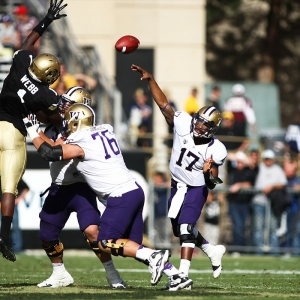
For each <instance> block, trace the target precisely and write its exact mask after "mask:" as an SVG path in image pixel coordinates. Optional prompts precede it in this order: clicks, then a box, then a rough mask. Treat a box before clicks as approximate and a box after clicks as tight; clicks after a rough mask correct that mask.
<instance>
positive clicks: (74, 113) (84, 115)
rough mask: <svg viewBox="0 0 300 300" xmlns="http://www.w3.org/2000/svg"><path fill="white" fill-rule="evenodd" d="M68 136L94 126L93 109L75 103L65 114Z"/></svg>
mask: <svg viewBox="0 0 300 300" xmlns="http://www.w3.org/2000/svg"><path fill="white" fill-rule="evenodd" d="M65 120H66V121H67V122H68V129H69V132H70V134H71V133H74V132H76V131H79V130H82V129H84V128H87V127H92V126H94V125H95V113H94V111H93V109H92V108H91V107H89V106H87V105H85V104H82V103H75V104H73V105H71V106H70V107H69V109H68V110H67V111H66V113H65Z"/></svg>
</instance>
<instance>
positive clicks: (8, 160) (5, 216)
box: [0, 121, 26, 261]
mask: <svg viewBox="0 0 300 300" xmlns="http://www.w3.org/2000/svg"><path fill="white" fill-rule="evenodd" d="M0 130H1V136H0V149H1V157H0V172H1V190H2V199H1V215H2V218H1V233H0V252H2V256H3V257H4V258H6V259H7V260H10V261H15V260H16V256H15V254H14V253H13V251H12V247H11V243H10V228H11V224H12V219H13V214H14V208H15V198H16V195H17V185H18V182H19V181H20V179H21V177H22V175H23V173H24V170H25V166H26V143H25V137H24V136H23V135H22V134H21V133H20V132H19V130H17V129H16V128H15V127H14V126H13V125H12V124H11V123H8V122H3V121H1V122H0Z"/></svg>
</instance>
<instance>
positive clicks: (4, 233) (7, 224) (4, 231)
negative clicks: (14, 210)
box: [0, 216, 13, 243]
mask: <svg viewBox="0 0 300 300" xmlns="http://www.w3.org/2000/svg"><path fill="white" fill-rule="evenodd" d="M12 219H13V218H12V217H10V216H2V218H1V234H0V236H1V237H2V239H3V241H4V242H5V243H8V242H9V233H10V228H11V223H12Z"/></svg>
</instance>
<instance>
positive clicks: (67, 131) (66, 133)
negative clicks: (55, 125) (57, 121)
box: [59, 119, 70, 140]
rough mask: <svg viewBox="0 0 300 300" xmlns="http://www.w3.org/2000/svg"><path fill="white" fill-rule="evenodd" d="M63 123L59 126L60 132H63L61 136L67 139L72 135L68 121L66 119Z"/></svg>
mask: <svg viewBox="0 0 300 300" xmlns="http://www.w3.org/2000/svg"><path fill="white" fill-rule="evenodd" d="M62 124H63V125H62V126H61V127H60V128H59V133H60V134H61V138H62V139H63V140H66V139H67V137H68V136H69V135H70V129H69V127H68V121H67V120H65V119H64V120H63V122H62Z"/></svg>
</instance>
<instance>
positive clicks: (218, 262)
mask: <svg viewBox="0 0 300 300" xmlns="http://www.w3.org/2000/svg"><path fill="white" fill-rule="evenodd" d="M225 252H226V248H225V247H224V246H223V245H217V246H213V249H212V250H211V251H210V253H209V255H208V254H207V256H208V257H209V259H210V261H211V265H212V269H213V277H214V278H218V277H219V276H220V275H221V272H222V257H223V255H224V254H225Z"/></svg>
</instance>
